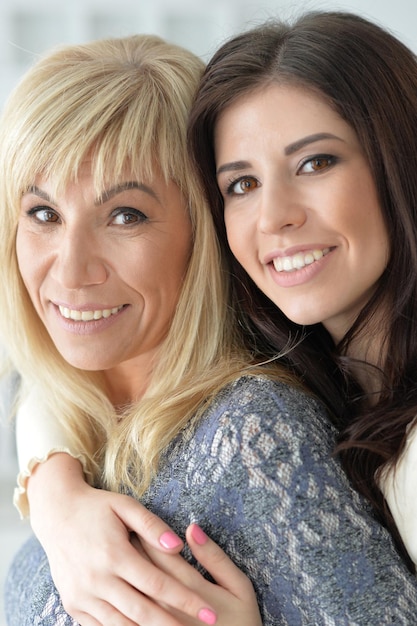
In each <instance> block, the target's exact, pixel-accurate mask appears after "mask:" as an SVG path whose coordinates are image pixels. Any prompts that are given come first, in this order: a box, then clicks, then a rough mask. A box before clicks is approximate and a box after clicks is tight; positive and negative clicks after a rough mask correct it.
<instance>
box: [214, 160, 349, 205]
mask: <svg viewBox="0 0 417 626" xmlns="http://www.w3.org/2000/svg"><path fill="white" fill-rule="evenodd" d="M339 160H340V159H339V157H336V156H335V155H334V154H327V153H322V154H314V155H311V156H308V157H305V158H304V159H302V160H301V161H300V162H299V163H298V164H297V167H296V169H295V175H296V176H315V175H320V174H322V173H325V172H327V171H328V170H329V169H331V168H332V167H334V166H335V165H336V164H337V163H338V162H339ZM260 186H262V183H261V181H260V180H259V179H258V178H257V177H256V176H254V175H253V174H241V175H240V176H237V177H234V178H230V179H229V180H228V181H227V182H226V184H225V186H224V188H223V189H222V188H220V189H221V191H222V193H223V195H224V196H243V195H247V194H249V193H251V192H252V191H254V190H255V189H257V188H258V187H260Z"/></svg>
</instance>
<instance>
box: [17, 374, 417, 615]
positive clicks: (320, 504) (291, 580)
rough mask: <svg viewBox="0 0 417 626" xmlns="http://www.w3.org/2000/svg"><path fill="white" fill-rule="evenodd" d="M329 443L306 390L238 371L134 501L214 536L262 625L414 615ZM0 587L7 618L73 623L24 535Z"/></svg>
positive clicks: (404, 582)
mask: <svg viewBox="0 0 417 626" xmlns="http://www.w3.org/2000/svg"><path fill="white" fill-rule="evenodd" d="M334 440H335V432H334V430H333V428H332V427H331V425H330V424H329V420H328V418H327V416H326V413H325V412H324V411H323V409H322V408H321V406H320V405H319V404H317V403H316V402H315V401H314V400H313V399H312V398H310V397H308V396H307V395H304V394H302V393H300V392H299V391H298V390H295V389H291V388H289V387H288V386H286V385H284V384H281V383H276V382H272V381H269V380H265V379H262V378H249V377H246V378H241V379H239V380H238V381H236V382H235V383H234V384H232V385H229V386H228V387H227V388H225V389H224V390H223V391H222V393H221V394H219V396H218V397H217V398H216V400H215V401H214V403H212V404H211V405H210V407H209V408H208V410H207V411H206V413H205V415H204V417H203V419H202V420H201V421H200V422H199V424H198V427H197V428H196V429H192V428H190V427H188V428H186V429H185V430H184V431H183V432H182V433H181V436H179V437H178V438H177V439H176V440H175V441H174V442H173V443H172V445H171V446H170V448H169V449H168V450H167V452H166V455H165V456H164V458H163V460H162V463H161V468H160V472H159V474H158V476H157V478H156V479H155V481H154V482H153V484H152V485H151V487H150V489H149V490H148V492H147V493H146V494H145V497H144V498H143V499H142V502H143V503H144V504H145V505H146V506H147V507H148V508H149V509H151V510H152V511H153V512H155V513H157V514H158V515H159V516H160V517H162V518H163V519H165V520H166V521H167V522H168V524H170V525H171V527H172V528H173V529H174V530H175V531H176V532H178V533H179V534H180V535H181V536H183V535H184V531H185V529H186V527H187V526H188V525H189V524H190V523H191V522H197V523H198V524H199V525H200V526H201V527H202V528H203V529H204V530H205V531H206V532H207V533H208V534H209V535H210V536H211V537H212V538H213V539H214V540H215V541H217V542H218V543H219V544H220V545H221V546H222V548H224V549H225V550H226V552H227V553H228V554H229V555H230V556H231V558H232V559H233V560H234V562H235V563H236V564H237V565H238V566H239V567H240V568H241V569H242V570H243V571H244V572H245V573H246V574H247V575H248V576H249V577H250V579H251V580H252V582H253V584H254V586H255V589H256V592H257V595H258V599H259V604H260V607H261V612H262V616H263V624H265V625H267V626H281V625H282V626H306V625H315V626H341V625H349V626H355V625H363V626H365V625H366V626H369V625H370V624H372V625H376V624H378V626H383V625H384V624H386V625H388V624H389V625H391V624H404V625H405V624H407V625H409V624H412V623H416V620H417V617H416V615H417V581H416V579H415V578H414V576H412V575H411V574H410V573H409V572H408V571H407V569H406V567H405V565H404V564H403V562H402V560H401V558H400V557H399V555H398V554H397V552H396V550H395V548H394V546H393V544H392V541H391V538H390V536H389V535H388V533H387V532H386V530H385V529H384V528H382V527H381V526H380V525H379V524H378V523H377V522H376V521H375V520H374V518H373V517H372V513H371V511H370V508H369V507H368V505H367V503H365V502H364V501H363V500H362V499H361V497H360V496H359V495H358V494H357V493H356V492H354V491H353V490H352V489H351V488H350V486H349V483H348V481H347V478H346V476H345V474H344V472H343V471H342V469H341V467H340V465H339V464H338V462H337V460H335V459H334V458H332V456H331V452H332V449H333V447H334ZM184 554H185V556H186V557H187V559H188V560H189V561H190V562H193V561H192V557H191V555H190V554H189V552H188V551H187V549H185V552H184ZM79 575H80V576H82V572H80V573H79ZM5 595H6V612H7V616H8V626H34V625H35V626H49V625H51V626H52V625H58V626H75V625H76V622H75V621H74V620H72V619H71V618H70V617H69V616H68V615H67V614H66V613H65V611H64V609H63V607H62V605H61V603H60V599H59V595H58V593H57V591H56V590H55V588H54V585H53V583H52V580H51V576H50V572H49V568H48V563H47V559H46V556H45V554H44V553H43V551H42V549H41V547H40V546H39V544H38V543H37V541H36V540H34V539H30V540H29V542H27V543H26V544H25V545H24V546H23V548H22V549H21V550H20V552H19V553H18V554H17V556H16V558H15V560H14V563H13V564H12V567H11V570H10V572H9V576H8V579H7V582H6V594H5Z"/></svg>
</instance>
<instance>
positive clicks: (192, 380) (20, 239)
mask: <svg viewBox="0 0 417 626" xmlns="http://www.w3.org/2000/svg"><path fill="white" fill-rule="evenodd" d="M201 70H202V68H201V63H200V61H199V60H198V59H196V58H195V57H194V56H193V55H191V54H189V53H187V52H185V51H184V50H182V49H181V48H178V47H176V46H170V45H168V44H166V43H164V42H162V41H161V40H159V39H156V38H153V37H132V38H127V39H122V40H112V41H102V42H95V43H92V44H87V45H85V46H75V47H70V48H65V49H63V50H61V51H57V52H52V53H51V54H50V55H47V56H46V57H45V58H44V59H42V60H40V61H39V63H38V64H36V65H35V66H34V68H32V69H31V70H29V72H28V73H27V75H26V76H25V77H24V79H23V80H22V82H21V84H20V85H19V86H18V87H17V89H16V90H15V92H14V93H13V94H12V96H11V98H10V100H9V102H8V104H7V106H6V110H5V112H4V114H3V116H2V118H1V120H0V163H1V166H2V171H3V172H4V176H3V178H2V180H1V181H0V198H1V203H0V206H1V207H2V210H3V216H2V218H3V219H2V224H3V227H4V234H3V237H2V238H1V243H0V259H1V263H2V267H3V273H2V278H1V281H2V282H1V287H0V289H1V293H0V297H1V298H2V302H4V303H5V304H4V307H3V309H2V315H1V328H2V341H3V342H4V343H5V345H6V348H7V350H8V354H9V357H10V362H11V364H12V367H13V368H14V369H15V370H17V371H18V372H19V374H20V376H21V380H22V390H21V402H25V404H24V405H23V409H22V410H23V421H22V422H21V423H20V424H21V425H20V428H22V424H25V423H27V421H26V422H25V420H27V417H28V416H32V418H33V419H35V417H36V414H39V412H40V415H41V418H42V416H44V415H45V416H53V420H56V424H57V426H56V429H57V431H58V434H57V436H56V438H53V440H52V443H51V445H50V446H49V447H50V449H48V445H47V446H46V449H45V448H44V449H41V448H40V447H38V445H37V444H36V445H35V443H33V447H32V449H31V451H30V452H29V454H27V455H26V459H28V472H30V470H35V471H34V472H33V475H32V477H31V478H30V479H29V482H28V488H29V497H30V503H31V512H32V519H33V522H34V525H35V528H36V530H37V532H38V534H39V537H40V539H41V541H42V543H43V545H44V547H45V550H46V552H47V554H48V556H49V558H50V561H51V565H52V571H53V575H54V578H55V579H56V581H57V586H58V589H59V590H61V589H60V588H61V587H62V597H63V599H64V603H62V602H61V598H60V596H59V594H58V591H57V589H56V588H55V586H54V584H53V582H52V578H51V573H50V570H49V567H48V561H47V558H46V555H45V553H44V552H43V550H42V549H41V547H40V545H39V544H38V543H37V542H35V541H33V540H32V541H30V542H29V543H28V544H27V545H26V546H24V547H23V548H22V550H21V551H20V552H19V554H18V555H17V557H16V559H15V562H14V564H13V566H12V569H11V572H10V575H9V577H8V581H7V586H6V608H7V614H8V620H9V626H15V625H16V626H17V625H18V626H22V625H26V624H27V625H29V624H31V625H33V624H34V623H36V624H45V625H46V624H48V623H49V624H50V623H59V624H64V625H65V624H73V623H74V621H73V620H74V619H76V620H77V621H78V622H80V623H81V624H83V626H90V625H91V626H92V625H95V626H96V625H97V624H109V623H117V624H122V625H124V626H125V625H126V626H127V625H132V624H142V625H145V624H147V625H152V624H164V626H178V625H179V624H197V623H208V624H214V623H216V624H219V625H220V626H223V625H224V626H226V624H227V625H231V624H233V625H236V626H238V625H239V626H245V625H246V624H247V625H248V626H249V625H250V626H255V624H256V625H257V624H261V623H263V624H269V625H271V626H272V625H273V624H275V625H276V624H278V623H282V624H284V623H290V624H298V623H300V624H301V623H316V624H320V623H346V622H349V623H355V622H356V621H360V620H361V619H363V618H364V617H365V619H366V621H367V623H387V622H384V619H386V618H387V616H388V617H389V619H391V618H392V619H397V618H398V619H403V618H404V619H407V618H408V617H409V616H410V615H414V614H415V609H416V606H417V595H416V584H415V580H414V578H412V576H411V575H410V574H408V572H407V570H406V568H405V566H404V564H403V563H402V561H401V560H400V558H399V556H398V554H397V553H396V551H395V549H394V546H393V544H392V542H391V541H390V538H389V535H388V533H387V532H386V531H385V530H384V529H383V528H382V527H381V526H379V525H378V524H377V523H376V522H375V520H374V519H373V518H372V516H371V515H370V513H369V510H368V508H367V507H366V505H364V503H363V501H362V500H361V499H360V498H359V497H358V496H357V494H355V493H354V492H353V491H352V489H351V488H350V486H349V484H348V481H347V479H346V477H345V475H344V473H343V471H342V470H341V467H340V465H339V464H338V463H337V461H336V460H335V459H334V458H332V456H331V452H332V450H333V447H334V441H335V434H336V433H335V430H334V428H333V427H332V425H331V423H330V421H329V418H328V415H327V413H326V412H325V410H324V409H323V407H322V406H321V405H320V404H318V403H317V402H316V401H315V400H314V399H313V398H312V396H311V395H310V394H306V393H305V392H303V391H302V390H301V387H300V385H299V384H298V383H297V381H296V380H295V379H294V378H293V377H292V376H290V375H289V374H288V373H286V371H285V370H283V369H282V368H279V367H278V366H276V365H274V366H272V365H270V366H267V365H260V362H261V361H262V360H265V357H267V356H270V355H267V354H265V352H264V351H263V344H262V342H260V343H259V344H258V346H257V347H256V348H255V349H254V350H252V351H248V350H247V349H246V348H245V347H244V345H243V338H242V337H241V336H240V334H239V332H238V329H239V326H238V324H237V322H236V319H235V317H234V306H235V305H234V303H233V301H232V299H231V296H230V295H229V283H228V277H227V273H226V272H225V265H224V263H223V261H222V259H221V257H220V255H219V252H218V247H217V240H216V237H215V235H214V227H213V224H212V221H211V217H210V213H209V211H208V208H207V206H206V204H205V202H204V200H203V197H202V195H201V193H200V189H199V187H198V185H197V184H196V181H195V177H194V172H193V169H192V167H191V165H190V163H189V161H188V152H187V148H186V142H185V136H186V132H185V131H186V123H187V116H188V112H189V109H190V107H191V101H192V97H193V92H194V90H195V89H196V87H197V83H198V80H199V75H200V73H201ZM256 364H258V365H256ZM25 416H26V417H25ZM49 419H51V417H49ZM53 423H54V422H53ZM23 428H24V426H23ZM29 428H30V427H28V428H27V432H29ZM62 433H64V436H63V435H62ZM60 450H61V451H65V450H67V451H69V452H70V453H71V454H73V455H74V456H77V455H78V456H80V458H81V460H82V463H83V469H84V473H85V475H86V476H87V477H88V479H89V481H90V483H91V485H93V486H94V487H104V488H106V489H109V490H111V491H113V492H122V493H109V492H106V491H100V490H97V489H94V488H92V487H88V486H87V485H86V484H85V483H84V482H83V476H82V472H81V465H80V464H79V463H78V461H77V460H76V459H71V457H70V456H69V455H67V454H62V453H58V451H60ZM54 451H56V452H57V453H56V454H53V455H52V456H51V458H50V459H49V460H48V461H46V462H45V463H41V464H36V457H39V459H40V460H43V459H44V458H45V457H47V456H48V454H49V453H50V452H54ZM48 468H49V469H48ZM55 469H57V470H58V474H57V476H56V477H55V476H53V475H52V478H50V476H51V472H53V471H54V470H55ZM48 472H49V473H48ZM57 485H59V487H60V488H61V493H59V489H57ZM45 486H46V487H47V488H48V487H49V486H51V489H50V490H49V491H47V492H45ZM24 487H25V484H22V488H23V489H24ZM57 494H58V495H57ZM124 494H131V495H133V496H135V498H137V499H138V500H140V502H141V504H139V503H138V502H135V501H134V500H133V499H132V498H130V497H129V495H124ZM21 495H24V494H21ZM143 505H145V506H146V508H147V509H148V510H149V511H150V512H151V513H149V512H147V511H146V509H145V508H144V506H143ZM41 509H42V511H43V517H44V518H45V517H46V519H43V520H42V515H41V514H40V511H41ZM97 511H98V513H97ZM155 514H156V515H159V516H161V517H162V518H163V520H164V522H161V521H158V519H157V518H156V517H155ZM83 524H84V525H83ZM167 524H168V525H169V526H167ZM187 527H188V530H187V537H186V538H187V544H188V547H187V548H186V550H185V552H184V557H185V560H184V559H183V557H181V556H179V555H175V554H166V553H165V554H164V549H165V551H166V552H169V551H171V552H172V551H174V552H175V550H178V549H179V548H180V547H181V546H182V539H183V538H184V533H185V531H186V529H187ZM109 528H110V529H111V531H108V530H106V529H109ZM149 529H150V530H149ZM113 530H114V532H113ZM106 532H107V534H106ZM71 533H74V534H73V535H71ZM206 533H207V534H208V535H209V536H210V537H212V538H213V539H214V540H215V541H216V542H217V543H218V544H219V546H220V547H221V548H223V549H224V550H225V552H226V553H227V554H228V555H229V556H230V557H231V559H232V560H233V561H234V563H235V564H236V565H237V566H238V567H239V568H240V569H241V572H239V570H238V569H237V567H236V566H235V565H233V564H232V562H231V561H230V560H229V559H228V558H227V557H226V556H225V554H224V553H223V552H222V551H221V549H220V548H219V547H217V546H216V545H215V544H213V543H212V542H211V541H210V540H209V539H208V538H207V534H206ZM111 535H112V536H111ZM138 536H139V537H141V538H143V541H142V542H141V543H139V541H138V538H137V537H138ZM103 538H104V540H103ZM70 539H72V540H73V541H70ZM129 539H131V541H129ZM146 540H148V541H146ZM95 544H97V545H95ZM190 548H191V550H192V553H193V555H194V557H195V558H196V559H197V560H198V561H199V562H200V564H201V565H203V566H204V567H205V568H206V570H207V571H208V573H209V574H211V575H212V576H213V578H214V579H215V580H216V582H217V583H218V584H217V585H216V584H213V583H212V582H210V578H209V577H208V576H207V573H206V572H205V570H204V569H202V568H201V567H199V568H198V569H200V572H202V573H203V574H204V575H203V576H202V575H201V573H199V571H198V570H197V569H194V568H192V567H191V566H190V565H189V563H187V561H188V562H190V563H194V560H193V556H192V554H191V552H190ZM66 557H67V558H66ZM91 561H93V563H91ZM63 563H64V564H65V565H64V568H63V567H62V564H63ZM341 563H343V567H341ZM384 565H385V566H386V567H389V568H390V576H389V577H388V578H386V577H383V578H381V577H379V576H378V575H377V572H379V571H380V569H381V567H384ZM65 566H66V571H65ZM158 568H159V569H158ZM95 574H97V576H95ZM245 575H247V576H248V578H246V576H245ZM347 577H349V579H348V580H347ZM248 579H249V580H248ZM63 581H64V582H63ZM67 581H69V582H67ZM61 583H62V584H61ZM251 583H252V584H253V586H254V588H255V591H256V598H255V595H254V593H253V588H252V585H251ZM399 585H401V586H402V588H403V589H404V590H405V594H406V599H404V598H402V599H401V602H400V601H399V599H398V586H399ZM71 586H72V588H71ZM187 587H189V588H190V591H189V592H187ZM79 589H81V595H80V596H79V597H78V598H77V594H76V592H77V590H79ZM84 589H87V591H83V590H84ZM369 594H372V598H373V602H372V603H371V602H369ZM256 600H257V602H258V603H259V610H258V608H257V606H256ZM64 607H65V608H67V607H68V611H66V610H65V608H64ZM70 614H71V617H70Z"/></svg>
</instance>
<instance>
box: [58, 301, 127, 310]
mask: <svg viewBox="0 0 417 626" xmlns="http://www.w3.org/2000/svg"><path fill="white" fill-rule="evenodd" d="M50 302H51V304H53V305H54V306H55V307H60V306H62V307H64V308H65V309H70V310H71V311H104V310H105V309H114V308H116V307H119V306H122V304H123V303H120V302H119V303H118V304H103V303H100V304H99V303H97V302H87V303H85V304H82V305H80V304H74V303H72V304H70V303H68V302H64V301H63V300H51V301H50Z"/></svg>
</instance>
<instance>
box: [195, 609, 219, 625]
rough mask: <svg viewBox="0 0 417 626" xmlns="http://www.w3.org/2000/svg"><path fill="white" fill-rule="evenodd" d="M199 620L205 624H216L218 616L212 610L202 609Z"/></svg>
mask: <svg viewBox="0 0 417 626" xmlns="http://www.w3.org/2000/svg"><path fill="white" fill-rule="evenodd" d="M198 619H199V620H200V621H201V622H204V623H205V624H215V623H216V622H217V615H216V614H215V613H214V611H212V610H211V609H201V611H199V612H198Z"/></svg>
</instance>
